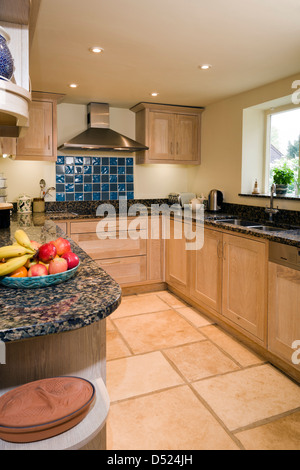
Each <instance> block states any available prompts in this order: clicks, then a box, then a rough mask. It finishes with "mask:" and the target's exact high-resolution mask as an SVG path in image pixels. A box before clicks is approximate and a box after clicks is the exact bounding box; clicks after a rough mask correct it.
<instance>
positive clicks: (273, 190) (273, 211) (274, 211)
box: [266, 184, 279, 222]
mask: <svg viewBox="0 0 300 470" xmlns="http://www.w3.org/2000/svg"><path fill="white" fill-rule="evenodd" d="M275 194H276V184H272V186H271V199H270V207H268V206H267V207H266V212H267V214H269V221H270V222H272V221H273V214H277V213H278V212H279V209H278V206H277V209H274V195H275Z"/></svg>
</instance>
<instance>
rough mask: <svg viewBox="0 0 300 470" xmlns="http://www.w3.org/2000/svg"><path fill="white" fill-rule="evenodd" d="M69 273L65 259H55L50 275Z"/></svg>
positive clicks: (50, 268)
mask: <svg viewBox="0 0 300 470" xmlns="http://www.w3.org/2000/svg"><path fill="white" fill-rule="evenodd" d="M65 271H68V263H67V260H65V259H64V258H55V259H53V260H52V261H50V264H49V274H58V273H64V272H65Z"/></svg>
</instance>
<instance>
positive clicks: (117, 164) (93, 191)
mask: <svg viewBox="0 0 300 470" xmlns="http://www.w3.org/2000/svg"><path fill="white" fill-rule="evenodd" d="M120 197H122V198H124V197H125V198H127V199H128V200H132V199H134V173H133V158H132V157H129V158H128V157H126V158H125V157H123V158H122V157H121V158H120V157H66V156H58V157H57V162H56V201H59V202H64V201H108V200H111V201H115V200H118V199H119V198H120Z"/></svg>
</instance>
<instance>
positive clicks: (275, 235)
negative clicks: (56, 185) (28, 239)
mask: <svg viewBox="0 0 300 470" xmlns="http://www.w3.org/2000/svg"><path fill="white" fill-rule="evenodd" d="M148 211H149V213H150V211H151V208H150V207H148ZM175 215H176V214H175ZM179 216H181V213H179ZM190 216H191V218H192V219H193V220H195V218H194V215H193V213H192V211H191V213H190ZM44 217H45V218H46V219H51V220H54V221H55V220H56V221H59V220H76V219H81V220H83V219H95V218H96V214H95V213H93V214H80V213H76V212H47V213H46V214H45V216H44ZM228 217H234V214H228V213H224V212H219V213H211V212H208V211H205V213H204V225H205V226H207V227H208V228H209V227H211V228H219V229H223V230H227V231H229V232H235V233H241V234H244V235H252V236H254V237H257V238H264V239H266V240H269V241H274V242H277V243H284V244H286V245H292V246H296V247H297V248H300V227H298V226H295V227H293V226H291V225H288V224H280V226H281V227H282V226H286V230H288V231H278V232H276V231H272V232H269V231H265V230H259V229H255V228H247V227H243V226H240V225H233V224H228V223H220V222H219V220H220V219H226V218H228ZM236 217H237V216H236ZM249 220H254V219H251V218H250V219H249ZM255 222H260V223H261V224H263V225H267V224H268V222H266V221H261V220H255ZM270 225H271V226H272V224H270Z"/></svg>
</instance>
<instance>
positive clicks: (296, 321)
mask: <svg viewBox="0 0 300 470" xmlns="http://www.w3.org/2000/svg"><path fill="white" fill-rule="evenodd" d="M268 321H269V323H268V349H269V351H270V352H272V353H274V354H276V355H277V356H279V357H281V358H282V359H283V360H284V361H286V362H287V363H288V364H289V365H290V366H292V367H294V368H296V369H297V370H298V371H300V271H296V270H294V269H291V268H288V267H286V266H281V265H279V264H275V263H271V262H270V263H269V306H268ZM293 345H294V347H293Z"/></svg>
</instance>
